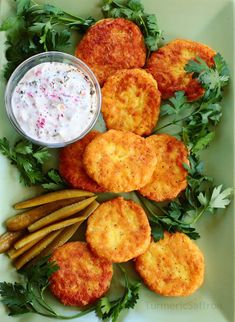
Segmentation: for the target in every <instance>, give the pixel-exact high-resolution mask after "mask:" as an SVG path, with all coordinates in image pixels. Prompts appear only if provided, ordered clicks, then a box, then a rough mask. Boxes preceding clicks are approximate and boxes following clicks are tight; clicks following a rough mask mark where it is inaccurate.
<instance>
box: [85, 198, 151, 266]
mask: <svg viewBox="0 0 235 322" xmlns="http://www.w3.org/2000/svg"><path fill="white" fill-rule="evenodd" d="M86 240H87V242H88V244H89V245H90V247H91V249H92V251H93V252H94V253H96V254H97V255H98V256H102V257H104V258H106V259H107V260H110V261H111V262H114V263H121V262H126V261H128V260H130V259H132V258H135V257H137V256H139V255H140V254H143V253H144V252H145V251H146V250H147V248H148V246H149V244H150V226H149V222H148V219H147V216H146V214H145V212H144V210H143V209H142V208H141V207H140V206H139V205H138V204H136V203H135V202H134V201H131V200H124V199H123V198H121V197H119V198H116V199H113V200H111V201H107V202H105V203H103V204H102V205H100V206H99V208H97V209H96V210H95V211H94V213H93V214H92V215H91V216H90V217H89V219H88V225H87V231H86Z"/></svg>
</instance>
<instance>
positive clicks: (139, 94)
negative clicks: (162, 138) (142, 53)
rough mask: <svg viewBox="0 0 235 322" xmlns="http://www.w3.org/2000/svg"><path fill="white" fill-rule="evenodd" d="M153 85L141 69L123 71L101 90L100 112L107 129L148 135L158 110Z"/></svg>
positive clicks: (155, 83) (154, 85)
mask: <svg viewBox="0 0 235 322" xmlns="http://www.w3.org/2000/svg"><path fill="white" fill-rule="evenodd" d="M160 103H161V94H160V92H159V90H158V87H157V82H156V81H155V79H154V78H153V77H152V75H151V74H149V73H147V72H146V71H145V70H143V69H129V70H128V69H123V70H120V71H118V72H116V73H115V74H114V75H112V76H110V77H109V78H108V79H107V80H106V82H105V84H104V87H103V88H102V113H103V117H104V120H105V123H106V126H107V128H108V129H115V130H121V131H129V132H134V133H135V134H138V135H149V134H150V133H151V132H152V130H153V128H154V127H155V125H156V123H157V120H158V116H159V110H160Z"/></svg>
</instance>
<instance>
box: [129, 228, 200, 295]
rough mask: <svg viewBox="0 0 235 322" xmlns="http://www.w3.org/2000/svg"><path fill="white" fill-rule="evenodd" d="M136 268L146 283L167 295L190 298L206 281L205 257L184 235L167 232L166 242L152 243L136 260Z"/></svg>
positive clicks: (165, 235)
mask: <svg viewBox="0 0 235 322" xmlns="http://www.w3.org/2000/svg"><path fill="white" fill-rule="evenodd" d="M135 267H136V270H137V271H138V273H139V274H140V276H141V277H142V279H143V280H144V282H145V284H146V285H147V286H148V287H149V288H150V289H151V290H152V291H154V292H155V293H158V294H161V295H164V296H188V295H190V294H192V293H193V292H195V291H196V290H197V289H198V288H199V287H200V286H201V285H202V283H203V280H204V271H205V264H204V256H203V254H202V252H201V250H200V249H199V248H198V246H197V245H196V244H195V243H194V242H193V241H192V240H191V239H190V238H189V237H188V236H186V235H185V234H183V233H174V234H170V233H168V232H165V233H164V239H161V240H159V241H158V242H154V241H152V242H151V244H150V246H149V248H148V250H147V251H146V252H145V253H144V254H142V255H140V256H139V257H137V258H136V260H135Z"/></svg>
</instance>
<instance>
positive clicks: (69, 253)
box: [50, 242, 113, 306]
mask: <svg viewBox="0 0 235 322" xmlns="http://www.w3.org/2000/svg"><path fill="white" fill-rule="evenodd" d="M50 260H51V261H55V262H56V263H57V265H58V266H59V270H58V271H57V272H55V273H54V274H53V275H52V277H51V278H50V289H51V291H52V293H53V294H54V295H55V296H56V297H57V298H58V299H59V300H60V301H61V302H62V303H63V304H64V305H71V306H85V305H87V304H90V303H93V302H95V301H96V300H97V299H99V298H100V297H101V296H103V295H104V294H105V293H106V292H107V291H108V289H109V286H110V283H111V279H112V275H113V268H112V264H110V262H108V261H107V260H105V259H104V258H99V257H97V256H96V255H95V254H93V253H92V252H91V250H90V249H89V247H88V246H87V244H86V243H84V242H70V243H67V244H65V245H63V246H61V247H59V248H57V249H56V250H55V251H54V253H53V254H52V257H51V259H50Z"/></svg>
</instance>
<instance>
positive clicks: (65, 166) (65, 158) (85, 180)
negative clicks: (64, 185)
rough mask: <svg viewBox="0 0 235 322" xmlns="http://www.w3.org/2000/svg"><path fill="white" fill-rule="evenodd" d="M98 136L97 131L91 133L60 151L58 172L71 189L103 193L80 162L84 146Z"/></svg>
mask: <svg viewBox="0 0 235 322" xmlns="http://www.w3.org/2000/svg"><path fill="white" fill-rule="evenodd" d="M99 134H100V132H98V131H92V132H90V133H88V134H87V135H86V136H85V137H84V138H82V139H81V140H79V141H77V142H74V143H72V144H70V145H68V146H66V147H64V148H62V149H61V150H60V153H59V172H60V175H61V176H62V177H63V178H64V179H65V180H66V181H67V182H68V184H69V185H70V186H71V187H73V188H79V189H83V190H87V191H91V192H103V191H104V189H103V188H102V187H100V186H99V185H98V184H97V183H96V182H95V181H94V180H92V179H91V178H90V177H89V176H88V175H87V174H86V172H85V169H84V167H83V162H82V158H83V153H84V150H85V148H86V146H87V145H88V144H89V143H90V142H91V141H92V140H93V139H94V138H95V137H96V136H97V135H99Z"/></svg>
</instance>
